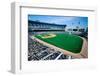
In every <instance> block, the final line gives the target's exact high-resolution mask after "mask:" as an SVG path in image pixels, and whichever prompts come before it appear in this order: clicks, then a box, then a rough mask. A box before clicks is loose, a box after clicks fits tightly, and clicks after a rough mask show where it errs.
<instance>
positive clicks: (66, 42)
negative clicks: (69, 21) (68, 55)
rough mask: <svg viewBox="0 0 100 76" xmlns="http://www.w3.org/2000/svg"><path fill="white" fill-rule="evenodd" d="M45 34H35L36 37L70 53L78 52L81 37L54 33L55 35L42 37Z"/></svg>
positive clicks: (81, 40) (81, 42) (80, 46)
mask: <svg viewBox="0 0 100 76" xmlns="http://www.w3.org/2000/svg"><path fill="white" fill-rule="evenodd" d="M44 35H45V34H40V35H35V37H36V38H38V39H40V40H42V41H44V42H47V43H49V44H52V45H54V46H56V47H59V48H61V49H64V50H67V51H70V52H72V53H80V51H81V49H82V44H83V39H82V38H80V37H79V36H76V35H69V34H55V35H56V36H55V37H51V38H43V36H44Z"/></svg>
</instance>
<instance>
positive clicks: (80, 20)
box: [28, 15, 88, 28]
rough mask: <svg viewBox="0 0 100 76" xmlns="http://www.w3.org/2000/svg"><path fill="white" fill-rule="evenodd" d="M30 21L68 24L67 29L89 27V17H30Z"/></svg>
mask: <svg viewBox="0 0 100 76" xmlns="http://www.w3.org/2000/svg"><path fill="white" fill-rule="evenodd" d="M28 20H32V21H37V20H38V21H40V22H46V23H55V24H66V25H67V27H76V26H80V27H83V28H86V27H87V26H88V17H79V16H52V15H28Z"/></svg>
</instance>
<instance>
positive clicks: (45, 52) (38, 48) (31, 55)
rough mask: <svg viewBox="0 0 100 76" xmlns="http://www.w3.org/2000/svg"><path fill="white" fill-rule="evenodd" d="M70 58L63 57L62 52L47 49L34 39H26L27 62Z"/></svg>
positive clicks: (67, 57) (67, 56)
mask: <svg viewBox="0 0 100 76" xmlns="http://www.w3.org/2000/svg"><path fill="white" fill-rule="evenodd" d="M69 58H71V56H69V55H64V54H63V53H62V52H60V51H58V50H56V49H54V48H50V47H47V46H46V45H43V44H42V43H40V42H38V41H37V40H35V39H31V38H30V37H28V61H34V60H55V59H56V60H61V59H69Z"/></svg>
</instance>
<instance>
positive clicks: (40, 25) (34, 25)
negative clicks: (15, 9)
mask: <svg viewBox="0 0 100 76" xmlns="http://www.w3.org/2000/svg"><path fill="white" fill-rule="evenodd" d="M28 26H29V27H28V31H29V32H33V31H34V32H38V31H39V32H45V31H46V32H47V31H53V32H54V31H59V32H61V31H65V28H66V26H67V25H62V24H54V23H45V22H39V21H30V20H29V21H28Z"/></svg>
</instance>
